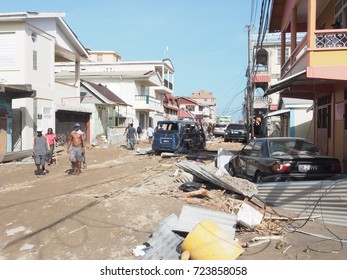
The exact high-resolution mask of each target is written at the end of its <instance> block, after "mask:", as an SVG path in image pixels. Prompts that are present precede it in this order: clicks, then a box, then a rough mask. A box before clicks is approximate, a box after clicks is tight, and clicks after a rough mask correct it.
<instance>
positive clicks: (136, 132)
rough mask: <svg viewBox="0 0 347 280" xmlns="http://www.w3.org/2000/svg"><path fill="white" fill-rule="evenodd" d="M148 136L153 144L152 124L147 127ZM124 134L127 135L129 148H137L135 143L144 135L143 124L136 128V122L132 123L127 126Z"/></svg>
mask: <svg viewBox="0 0 347 280" xmlns="http://www.w3.org/2000/svg"><path fill="white" fill-rule="evenodd" d="M146 133H147V137H148V142H149V143H150V144H151V143H152V139H153V134H154V130H153V128H152V127H151V126H149V127H148V128H147V132H146ZM124 135H125V136H126V142H127V146H128V148H129V149H131V150H133V149H135V143H137V144H138V143H139V140H140V139H141V135H142V126H141V124H139V126H138V127H137V128H136V129H135V128H134V124H133V123H130V124H128V126H127V127H126V128H125V131H124Z"/></svg>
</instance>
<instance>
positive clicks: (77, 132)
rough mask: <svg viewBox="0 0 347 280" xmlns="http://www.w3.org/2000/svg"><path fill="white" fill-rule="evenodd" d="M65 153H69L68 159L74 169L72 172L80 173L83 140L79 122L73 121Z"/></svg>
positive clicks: (83, 150)
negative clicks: (72, 128)
mask: <svg viewBox="0 0 347 280" xmlns="http://www.w3.org/2000/svg"><path fill="white" fill-rule="evenodd" d="M67 153H68V154H69V155H70V161H71V163H72V166H73V169H74V171H73V174H74V175H80V173H81V164H82V162H83V161H84V153H85V141H84V133H83V132H82V131H81V126H80V124H79V123H75V125H74V130H73V131H72V132H71V133H70V135H69V138H68V145H67Z"/></svg>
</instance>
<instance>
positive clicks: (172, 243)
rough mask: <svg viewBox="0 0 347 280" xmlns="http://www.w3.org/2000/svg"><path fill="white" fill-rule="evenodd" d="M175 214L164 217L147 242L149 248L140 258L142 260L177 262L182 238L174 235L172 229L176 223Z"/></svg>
mask: <svg viewBox="0 0 347 280" xmlns="http://www.w3.org/2000/svg"><path fill="white" fill-rule="evenodd" d="M177 221H178V218H177V216H176V215H175V214H171V215H170V216H168V217H166V218H165V219H164V220H163V221H162V222H161V223H160V224H159V226H158V227H157V228H156V229H155V230H154V231H153V233H152V236H151V238H150V239H149V240H148V242H147V243H148V244H149V245H150V248H149V249H148V250H147V251H146V254H145V255H144V256H143V257H142V259H143V260H178V259H179V257H180V255H181V252H180V250H181V246H180V245H181V243H182V241H183V240H184V238H183V237H181V236H179V235H177V234H175V233H174V232H173V231H172V228H173V227H174V226H175V224H176V223H177Z"/></svg>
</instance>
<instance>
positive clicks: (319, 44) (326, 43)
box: [315, 30, 347, 49]
mask: <svg viewBox="0 0 347 280" xmlns="http://www.w3.org/2000/svg"><path fill="white" fill-rule="evenodd" d="M315 46H316V48H320V49H321V48H325V49H329V48H347V31H345V32H341V31H340V30H339V32H336V31H330V30H329V31H325V30H320V31H318V32H315Z"/></svg>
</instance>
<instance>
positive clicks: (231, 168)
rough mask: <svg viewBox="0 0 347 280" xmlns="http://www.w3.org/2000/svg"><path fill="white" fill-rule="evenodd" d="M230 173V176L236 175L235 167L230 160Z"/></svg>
mask: <svg viewBox="0 0 347 280" xmlns="http://www.w3.org/2000/svg"><path fill="white" fill-rule="evenodd" d="M229 174H230V176H236V171H235V168H234V166H233V164H232V163H231V162H229Z"/></svg>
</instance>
